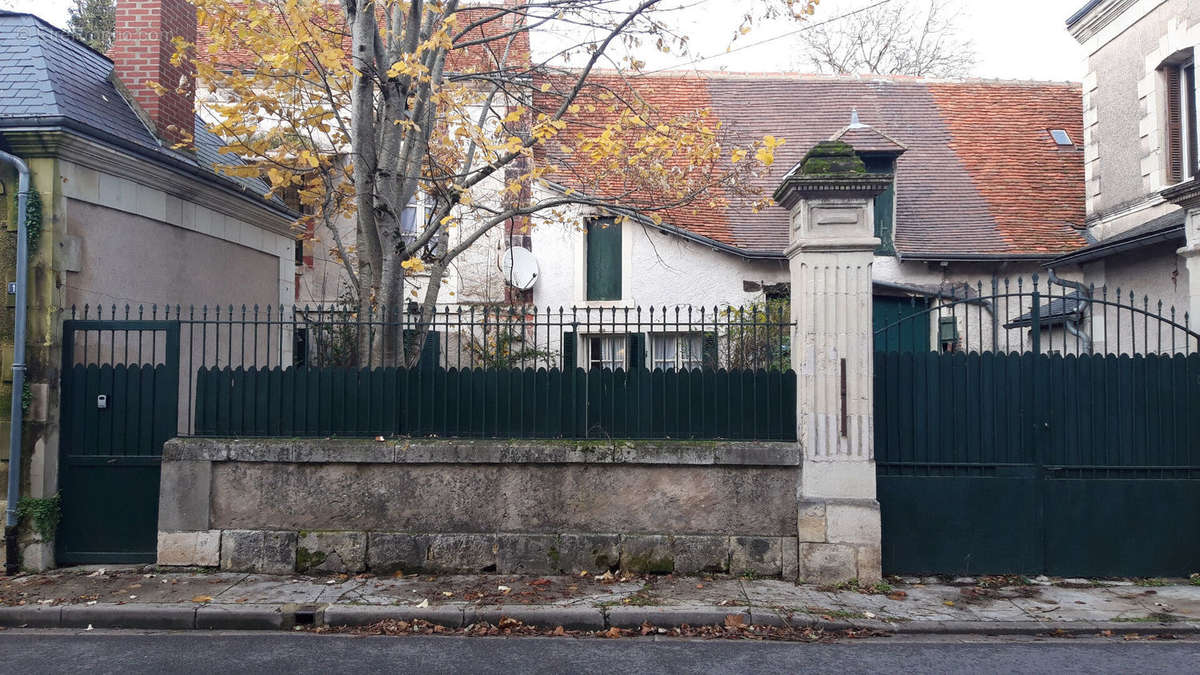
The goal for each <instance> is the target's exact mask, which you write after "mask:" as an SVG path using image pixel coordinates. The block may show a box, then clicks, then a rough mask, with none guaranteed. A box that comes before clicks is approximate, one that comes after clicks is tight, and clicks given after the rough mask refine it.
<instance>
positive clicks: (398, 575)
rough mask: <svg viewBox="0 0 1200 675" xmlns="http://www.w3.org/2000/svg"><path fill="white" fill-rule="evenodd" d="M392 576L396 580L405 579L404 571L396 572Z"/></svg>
mask: <svg viewBox="0 0 1200 675" xmlns="http://www.w3.org/2000/svg"><path fill="white" fill-rule="evenodd" d="M392 576H393V577H394V578H396V579H403V578H404V570H396V571H395V572H393V573H392Z"/></svg>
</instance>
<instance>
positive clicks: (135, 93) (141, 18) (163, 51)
mask: <svg viewBox="0 0 1200 675" xmlns="http://www.w3.org/2000/svg"><path fill="white" fill-rule="evenodd" d="M175 38H181V39H183V40H185V41H186V42H188V43H189V44H194V43H195V42H196V8H195V6H193V5H192V4H191V3H190V2H188V1H187V0H117V21H116V37H115V39H114V40H113V45H112V48H111V49H109V51H108V57H109V58H111V59H112V60H113V63H114V64H115V66H116V68H115V69H116V75H117V77H118V78H119V79H120V81H121V84H123V85H124V86H125V88H126V89H127V90H128V91H129V93H130V94H131V95H132V97H133V100H134V101H135V102H136V103H137V104H138V105H139V106H140V107H141V108H142V110H144V111H145V113H146V115H147V117H149V121H150V123H151V124H152V125H153V127H154V132H155V134H157V135H158V137H159V138H160V139H162V140H163V141H164V142H166V143H167V144H169V145H174V144H176V143H181V142H186V143H188V144H189V145H190V143H191V138H192V134H193V133H195V119H196V117H195V103H196V92H195V90H196V78H195V74H194V70H193V69H192V68H191V67H190V66H189V65H188V64H186V63H184V64H180V65H172V63H171V56H172V55H174V53H175V43H174V40H175ZM160 92H161V93H160Z"/></svg>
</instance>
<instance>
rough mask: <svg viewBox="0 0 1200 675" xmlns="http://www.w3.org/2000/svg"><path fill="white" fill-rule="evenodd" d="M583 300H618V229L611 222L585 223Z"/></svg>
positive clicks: (619, 275) (606, 220) (619, 241)
mask: <svg viewBox="0 0 1200 675" xmlns="http://www.w3.org/2000/svg"><path fill="white" fill-rule="evenodd" d="M587 299H588V300H620V299H621V226H620V225H618V224H617V223H615V222H613V219H612V218H598V219H596V220H592V221H589V222H588V226H587Z"/></svg>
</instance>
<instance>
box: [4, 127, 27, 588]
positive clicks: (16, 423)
mask: <svg viewBox="0 0 1200 675" xmlns="http://www.w3.org/2000/svg"><path fill="white" fill-rule="evenodd" d="M0 161H4V162H7V163H9V164H12V165H13V166H14V167H16V169H17V175H18V179H17V298H16V300H17V302H16V307H15V308H14V309H13V364H12V375H13V376H12V417H11V422H12V428H11V429H10V431H9V435H8V502H7V504H6V508H5V518H4V551H5V554H4V560H5V564H4V568H5V569H4V572H5V574H7V575H8V576H12V575H14V574H16V573H17V571H18V560H17V558H18V555H19V554H18V551H17V501H18V499H19V498H20V496H21V422H22V419H21V418H22V413H23V412H24V409H23V408H22V406H21V399H22V394H23V393H24V390H25V286H26V285H27V281H28V277H29V237H28V233H27V232H26V223H25V216H26V209H27V207H28V204H29V167H28V166H26V165H25V162H23V161H21V158H20V157H17V156H16V155H10V154H9V153H7V152H4V151H3V150H0Z"/></svg>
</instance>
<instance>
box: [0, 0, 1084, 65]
mask: <svg viewBox="0 0 1200 675" xmlns="http://www.w3.org/2000/svg"><path fill="white" fill-rule="evenodd" d="M894 1H901V0H894ZM0 2H4V4H8V5H11V6H12V8H13V9H15V10H17V11H27V12H33V13H35V14H39V15H41V16H42V17H43V18H45V19H47V20H48V21H50V22H51V23H54V24H56V25H59V26H65V25H66V21H67V7H68V6H69V5H70V2H69V0H0ZM747 2H750V0H703V1H702V2H700V3H699V5H698V6H696V7H694V8H691V9H689V10H686V11H684V12H683V13H681V15H680V17H679V19H680V22H681V23H682V24H683V25H684V28H683V32H685V33H686V34H688V35H689V36H690V43H691V49H690V54H688V55H687V56H680V55H676V54H672V55H659V54H647V55H639V56H640V58H643V59H644V60H646V61H647V64H648V65H647V67H648V68H654V69H657V68H669V67H689V68H698V69H702V70H718V69H722V68H724V69H728V70H742V71H786V70H795V69H796V67H797V64H798V59H797V58H796V54H795V52H794V44H795V43H794V41H791V40H789V39H788V38H787V37H780V38H779V39H776V40H770V39H771V38H775V37H779V36H780V35H781V34H783V33H787V32H790V31H795V30H797V29H799V28H801V27H802V26H803V24H797V23H795V22H791V21H783V20H778V21H774V22H772V23H768V24H762V25H758V26H755V27H754V29H753V30H752V31H751V32H750V33H749V34H747V35H744V36H741V37H739V38H738V40H737V41H735V42H734V43H733V45H732V46H733V47H734V49H736V51H734V52H732V53H728V54H727V53H726V49H727V48H728V47H729V46H730V37H731V35H732V34H733V32H734V30H735V29H736V27H737V26H738V24H739V22H740V18H741V15H742V14H743V13H744V12H745V6H746V3H747ZM862 2H863V0H821V3H820V5H819V7H818V9H817V13H816V15H815V16H813V17H812V21H829V20H834V19H835V17H837V16H839V15H840V14H843V13H844V12H846V11H848V10H849V9H852V8H853V7H856V6H859V5H861V3H862ZM1083 3H1084V0H966V15H965V16H964V17H963V22H962V25H963V28H964V32H965V33H966V35H967V36H968V37H970V39H971V40H972V41H973V42H974V43H975V48H976V51H977V55H978V58H979V62H978V64H977V66H976V69H975V73H974V75H976V76H978V77H990V78H1003V79H1036V80H1078V79H1079V78H1080V77H1081V75H1082V65H1081V64H1082V52H1081V50H1080V48H1079V45H1078V44H1076V42H1075V41H1074V40H1073V39H1072V38H1071V36H1070V34H1069V33H1067V31H1066V28H1065V25H1064V22H1065V20H1066V18H1067V17H1068V16H1069V15H1070V14H1071V13H1072V12H1074V11H1075V10H1077V9H1079V7H1080V6H1082V5H1083ZM767 40H770V41H769V42H764V41H767ZM760 43H762V44H760ZM747 45H752V46H747ZM648 51H649V50H648ZM701 57H715V58H706V59H705V60H703V61H700V62H698V63H689V62H691V61H693V60H695V59H698V58H701Z"/></svg>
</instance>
